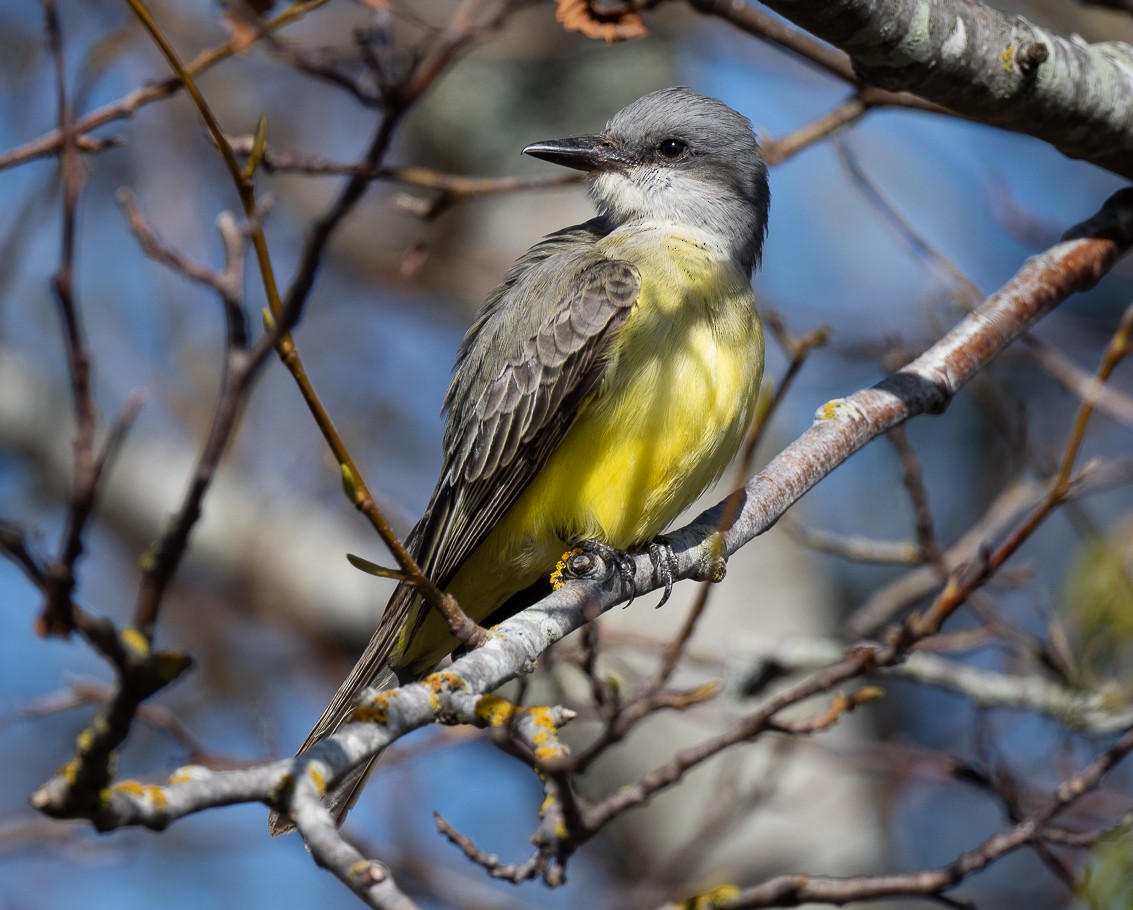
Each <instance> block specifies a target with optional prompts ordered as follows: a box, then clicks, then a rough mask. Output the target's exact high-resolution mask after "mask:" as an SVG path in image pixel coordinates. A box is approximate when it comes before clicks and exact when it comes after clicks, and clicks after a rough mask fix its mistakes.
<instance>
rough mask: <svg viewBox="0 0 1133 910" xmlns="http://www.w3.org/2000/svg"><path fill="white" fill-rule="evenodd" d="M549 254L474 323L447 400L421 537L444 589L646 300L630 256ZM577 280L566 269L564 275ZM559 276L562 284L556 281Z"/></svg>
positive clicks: (557, 437) (594, 382)
mask: <svg viewBox="0 0 1133 910" xmlns="http://www.w3.org/2000/svg"><path fill="white" fill-rule="evenodd" d="M557 258H558V257H550V259H549V260H548V261H547V263H546V266H547V267H548V268H549V269H551V270H552V271H554V270H555V269H556V267H558V276H559V278H558V279H555V278H551V279H547V278H546V277H545V276H543V275H541V274H539V273H538V272H541V271H543V269H539V270H538V271H537V273H536V274H534V275H532V276H531V280H529V281H524V282H519V283H517V285H516V286H514V287H513V288H511V289H510V291H509V292H508V293H506V294H504V295H502V296H501V298H500V299H499V300H494V301H492V303H493V304H494V305H495V308H496V310H497V314H498V315H497V314H489V317H491V316H492V315H496V318H495V320H493V319H491V318H489V319H488V320H486V321H484V322H483V324H481V322H478V324H477V326H475V327H474V330H473V332H470V333H469V338H468V339H467V340H466V343H465V346H464V349H462V357H461V359H460V360H459V361H458V366H457V372H456V375H455V376H454V379H453V383H452V386H451V387H450V390H449V395H448V396H447V399H446V405H447V407H448V410H449V422H448V429H447V431H446V434H445V452H446V459H445V465H444V469H443V471H442V473H441V478H440V481H439V482H438V484H437V489H436V491H435V492H434V494H433V499H432V502H431V503H430V507H429V509H428V510H427V511H426V514H425V516H424V518H423V519H422V521H421V523H420V525H419V529H415V531H418V534H415V535H414V536H415V537H417V538H418V539H416V540H414V544H415V550H416V551H417V552H418V553H419V555H420V558H421V561H422V567H423V568H425V570H426V572H427V573H428V574H429V575H430V577H431V578H433V580H434V581H435V582H436V583H437V584H438V585H439V586H441V587H442V588H443V587H445V586H446V585H447V584H448V583H449V582H450V581H451V580H452V577H453V576H454V575H455V574H456V572H457V570H458V569H459V568H460V566H461V565H462V564H463V563H464V561H465V560H466V559H467V558H468V557H469V556H470V555H471V554H472V552H473V551H474V550H475V549H476V548H477V547H478V546H479V545H480V544H481V543H482V542H483V540H484V538H485V537H486V536H487V535H488V533H489V532H490V531H491V529H492V528H493V527H494V526H495V524H496V522H497V521H499V520H500V518H501V517H502V516H503V514H504V513H505V512H506V511H507V509H508V508H510V507H511V505H512V504H513V503H514V502H515V500H516V499H517V498H518V497H519V495H520V494H521V493H522V492H523V490H524V489H526V487H527V485H528V484H529V483H530V482H531V480H532V478H534V477H535V475H536V474H538V472H539V471H540V470H541V469H542V467H543V465H544V464H545V463H546V461H547V459H548V458H549V457H550V454H551V453H552V452H553V451H554V450H555V448H557V446H558V445H559V443H560V442H561V441H562V438H563V436H564V435H566V432H567V430H568V429H569V428H570V426H571V424H572V423H573V422H574V419H575V417H576V415H577V414H578V411H579V409H580V408H581V407H582V406H583V404H584V403H585V402H586V401H587V400H588V399H589V398H590V397H591V396H592V395H593V394H595V392H596V391H597V390H598V387H599V384H600V381H601V377H602V375H603V372H604V370H605V365H606V355H607V353H608V349H609V343H610V340H611V339H612V338H613V336H614V334H615V333H616V331H617V329H618V328H619V327H620V326H621V325H622V323H623V322H624V321H625V319H626V318H627V317H628V315H629V312H630V310H631V309H632V307H633V305H634V304H635V303H636V302H637V298H638V293H639V290H640V276H639V275H638V272H637V269H636V268H635V267H634V266H633V265H631V264H630V263H627V262H622V261H617V260H608V259H601V258H598V259H595V258H594V257H593V254H590V253H589V251H588V255H587V257H586V258H585V259H584V260H583V262H582V263H581V264H580V263H578V262H577V261H569V259H570V258H574V259H576V260H577V259H581V258H582V257H581V256H578V255H577V254H575V255H574V257H570V254H568V257H567V258H568V261H567V262H556V261H555V260H556V259H557ZM564 273H565V274H567V275H569V276H570V277H569V279H567V280H561V276H562V275H563V274H564ZM556 280H559V281H560V283H559V284H558V285H557V286H556V284H555V282H556Z"/></svg>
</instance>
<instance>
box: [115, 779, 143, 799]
mask: <svg viewBox="0 0 1133 910" xmlns="http://www.w3.org/2000/svg"><path fill="white" fill-rule="evenodd" d="M114 789H115V790H117V791H118V792H119V793H125V794H126V795H127V796H139V797H140V796H142V795H143V794H144V793H145V789H146V788H145V785H143V784H140V783H138V782H137V781H136V780H124V781H122V782H121V783H119V784H116V785H115V786H114Z"/></svg>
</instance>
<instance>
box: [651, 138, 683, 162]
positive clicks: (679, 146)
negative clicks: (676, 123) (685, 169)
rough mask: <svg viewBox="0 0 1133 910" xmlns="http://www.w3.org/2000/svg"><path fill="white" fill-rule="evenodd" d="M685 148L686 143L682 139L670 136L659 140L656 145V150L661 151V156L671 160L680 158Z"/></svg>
mask: <svg viewBox="0 0 1133 910" xmlns="http://www.w3.org/2000/svg"><path fill="white" fill-rule="evenodd" d="M687 148H688V143H687V142H685V141H684V140H683V139H677V138H676V137H674V136H670V137H669V138H668V139H662V140H661V144H660V145H658V146H657V151H659V152H660V153H661V157H662V158H668V159H669V160H670V161H673V160H675V159H677V158H680V157H681V155H683V154H684V152H685V149H687Z"/></svg>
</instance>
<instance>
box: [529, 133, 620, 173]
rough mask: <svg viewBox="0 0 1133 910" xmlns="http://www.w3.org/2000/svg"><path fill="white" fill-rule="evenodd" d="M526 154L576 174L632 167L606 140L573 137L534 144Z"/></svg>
mask: <svg viewBox="0 0 1133 910" xmlns="http://www.w3.org/2000/svg"><path fill="white" fill-rule="evenodd" d="M523 154H525V155H531V156H532V157H534V158H542V159H543V160H544V161H550V162H551V163H553V164H561V165H562V166H563V167H572V168H574V169H575V170H576V171H589V172H594V171H612V170H617V169H619V168H622V167H625V166H626V165H627V164H629V159H628V158H627V157H626V155H625V154H624V153H623V152H622V151H621V149H619V148H618V147H617V146H616V145H614V144H613V143H612V142H611V141H610V140H609V139H607V138H606V137H605V136H573V137H571V138H570V139H548V140H546V141H544V142H533V143H531V145H529V146H527V148H525V149H524V150H523Z"/></svg>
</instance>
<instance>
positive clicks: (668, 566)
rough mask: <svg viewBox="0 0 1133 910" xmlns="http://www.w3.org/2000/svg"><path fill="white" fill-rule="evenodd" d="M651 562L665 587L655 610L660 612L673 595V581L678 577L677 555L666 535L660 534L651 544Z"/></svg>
mask: <svg viewBox="0 0 1133 910" xmlns="http://www.w3.org/2000/svg"><path fill="white" fill-rule="evenodd" d="M649 561H650V562H652V563H653V571H654V572H655V573H656V574H657V577H658V578H660V579H661V583H662V584H663V585H664V586H665V593H664V594H662V595H661V599H660V600H659V601H658V602H657V606H656V607H655V608H654V609H656V610H660V609H661V608H662V607H663V606H665V603H666V602H667V601H668V599H669V595H670V594H672V593H673V581H674V580H675V579H676V576H677V554H676V553H674V552H673V548H672V546H671V545H670V543H669V541H668V540H667V539H666V538H665V535H664V534H658V535H657V536H656V537H654V538H653V540H652V541H650V543H649Z"/></svg>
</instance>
